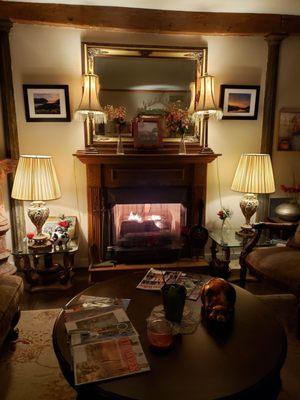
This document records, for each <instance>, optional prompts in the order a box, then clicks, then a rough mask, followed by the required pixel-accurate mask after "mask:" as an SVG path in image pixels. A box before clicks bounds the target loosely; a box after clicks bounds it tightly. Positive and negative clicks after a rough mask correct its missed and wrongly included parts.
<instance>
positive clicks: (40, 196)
mask: <svg viewBox="0 0 300 400" xmlns="http://www.w3.org/2000/svg"><path fill="white" fill-rule="evenodd" d="M60 196H61V193H60V188H59V184H58V180H57V176H56V172H55V169H54V165H53V163H52V158H51V157H50V156H21V157H20V159H19V163H18V166H17V170H16V175H15V179H14V184H13V188H12V194H11V197H13V198H14V199H17V200H29V201H32V203H31V204H30V206H29V207H28V217H29V218H30V220H31V222H32V223H33V225H34V226H35V228H36V234H35V235H34V237H33V244H32V245H30V246H31V247H33V248H39V247H45V246H49V245H51V243H50V242H49V241H48V235H47V234H45V233H43V225H44V223H45V222H46V220H47V218H48V217H49V208H48V207H47V206H46V204H45V203H44V200H55V199H58V198H59V197H60Z"/></svg>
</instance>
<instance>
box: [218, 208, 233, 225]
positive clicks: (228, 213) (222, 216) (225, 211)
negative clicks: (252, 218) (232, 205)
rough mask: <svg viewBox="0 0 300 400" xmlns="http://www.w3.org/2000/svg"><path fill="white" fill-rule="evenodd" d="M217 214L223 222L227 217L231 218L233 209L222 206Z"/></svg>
mask: <svg viewBox="0 0 300 400" xmlns="http://www.w3.org/2000/svg"><path fill="white" fill-rule="evenodd" d="M217 216H218V217H219V218H220V220H221V221H222V222H225V221H226V219H227V218H231V216H232V211H231V210H230V209H229V208H225V207H222V208H221V210H219V211H218V212H217Z"/></svg>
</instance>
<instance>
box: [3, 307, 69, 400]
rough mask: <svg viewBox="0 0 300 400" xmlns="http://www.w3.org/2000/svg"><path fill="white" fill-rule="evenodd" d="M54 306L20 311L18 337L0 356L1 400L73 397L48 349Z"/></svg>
mask: <svg viewBox="0 0 300 400" xmlns="http://www.w3.org/2000/svg"><path fill="white" fill-rule="evenodd" d="M58 313H59V310H58V309H53V310H38V311H23V312H22V313H21V320H20V322H19V325H18V328H19V331H20V332H19V338H18V339H17V340H16V341H15V342H12V343H11V344H10V346H7V347H6V348H5V349H4V352H3V351H2V352H1V356H0V398H1V400H41V399H42V400H74V399H76V394H75V392H74V390H73V389H72V388H71V387H70V386H69V385H68V383H67V382H66V380H65V379H64V377H63V375H62V374H61V372H60V369H59V366H58V363H57V360H56V357H55V354H54V351H53V349H52V337H51V334H52V328H53V325H54V321H55V318H56V317H57V315H58Z"/></svg>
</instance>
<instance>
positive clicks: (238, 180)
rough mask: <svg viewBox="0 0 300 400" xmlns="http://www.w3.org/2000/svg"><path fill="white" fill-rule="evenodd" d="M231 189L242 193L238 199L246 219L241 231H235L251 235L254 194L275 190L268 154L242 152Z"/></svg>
mask: <svg viewBox="0 0 300 400" xmlns="http://www.w3.org/2000/svg"><path fill="white" fill-rule="evenodd" d="M231 189H232V190H234V191H236V192H243V193H244V196H243V197H242V199H241V201H240V207H241V210H242V213H243V214H244V217H245V219H246V221H245V223H244V224H243V225H242V227H241V228H242V229H241V231H239V232H237V233H238V234H239V235H241V236H252V235H253V234H254V231H253V229H252V225H251V223H250V221H251V217H252V216H253V215H254V214H255V213H256V210H257V208H258V205H259V202H258V199H257V196H256V194H258V193H261V194H263V193H273V192H275V184H274V176H273V169H272V164H271V158H270V156H269V154H242V155H241V158H240V161H239V163H238V166H237V169H236V172H235V175H234V178H233V182H232V185H231Z"/></svg>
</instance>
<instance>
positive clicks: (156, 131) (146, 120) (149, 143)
mask: <svg viewBox="0 0 300 400" xmlns="http://www.w3.org/2000/svg"><path fill="white" fill-rule="evenodd" d="M133 133H134V147H136V148H139V149H146V150H147V149H157V148H159V147H160V146H161V145H162V137H161V126H160V118H158V117H146V116H145V117H144V116H143V117H139V118H138V119H137V120H136V121H135V122H134V123H133Z"/></svg>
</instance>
